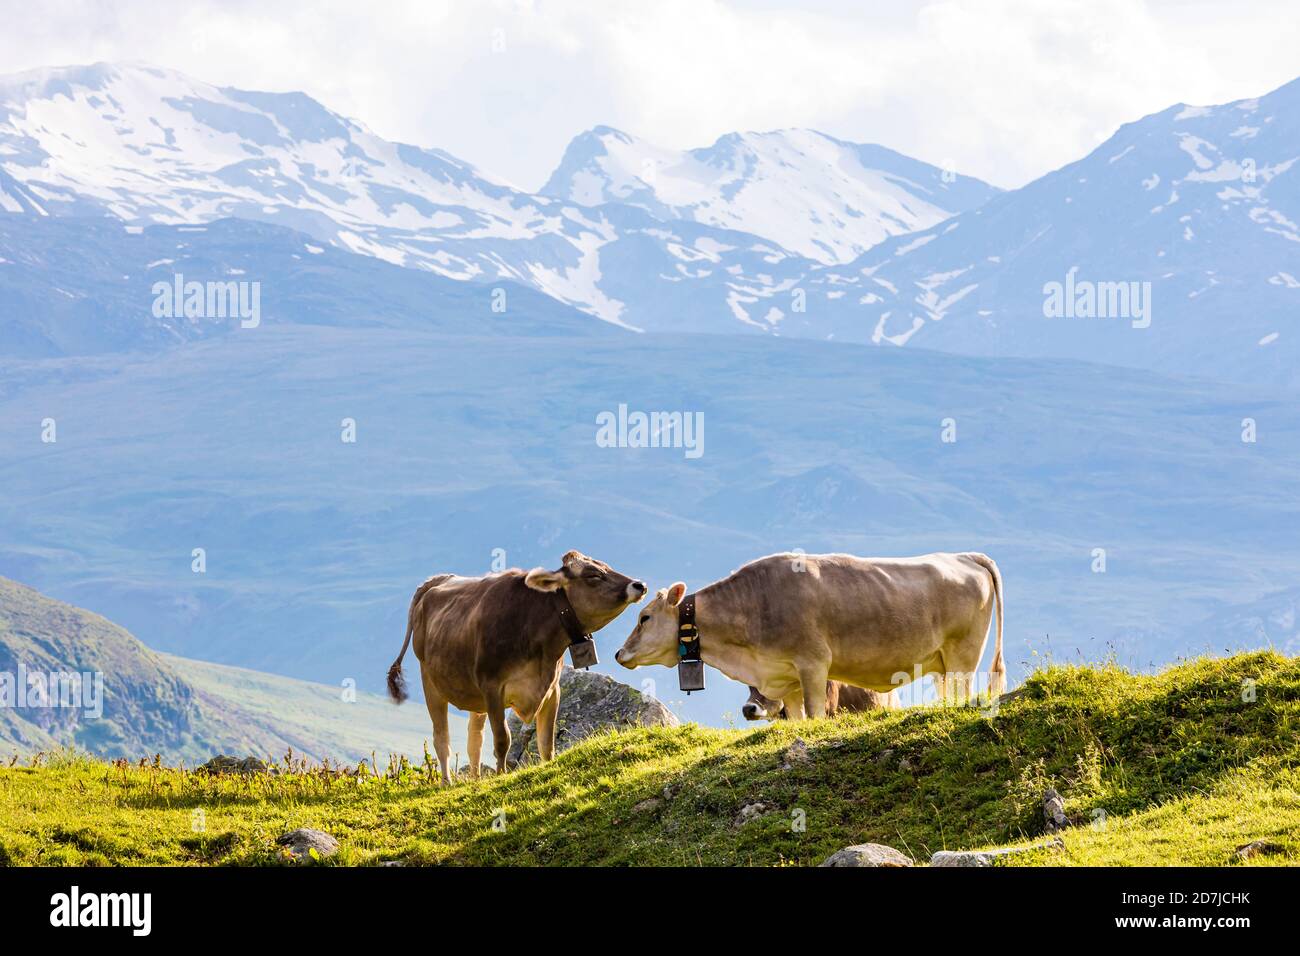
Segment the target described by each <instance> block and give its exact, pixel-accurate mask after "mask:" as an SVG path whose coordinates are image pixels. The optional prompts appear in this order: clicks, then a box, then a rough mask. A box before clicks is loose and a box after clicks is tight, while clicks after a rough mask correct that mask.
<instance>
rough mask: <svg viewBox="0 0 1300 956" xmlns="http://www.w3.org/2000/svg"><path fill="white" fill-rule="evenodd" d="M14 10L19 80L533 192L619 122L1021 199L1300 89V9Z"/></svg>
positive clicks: (1278, 4) (8, 35)
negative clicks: (1136, 137) (71, 67)
mask: <svg viewBox="0 0 1300 956" xmlns="http://www.w3.org/2000/svg"><path fill="white" fill-rule="evenodd" d="M4 6H5V7H6V9H5V10H4V12H3V19H4V22H5V30H4V31H3V35H0V63H3V64H5V68H6V70H7V71H18V70H22V69H27V68H30V67H36V66H45V65H56V64H67V63H81V62H90V61H94V60H134V61H144V62H150V63H156V64H159V65H162V66H169V67H173V68H176V69H181V70H185V71H187V72H190V73H192V74H194V75H196V76H197V77H199V78H201V79H205V80H209V81H211V82H216V83H221V84H228V85H238V86H242V87H245V88H250V87H251V88H264V89H272V90H288V89H301V90H303V91H305V92H307V93H310V94H311V95H313V96H315V97H317V98H318V99H320V100H322V101H323V102H324V103H325V104H326V105H328V106H330V107H331V108H333V109H336V110H338V111H340V112H343V113H345V114H347V115H349V116H352V117H355V118H358V119H361V120H363V121H364V122H366V123H367V124H368V125H369V126H371V127H372V128H373V129H374V130H375V131H376V132H378V133H380V134H381V135H383V136H386V137H389V138H397V139H402V140H405V141H409V142H413V143H416V144H419V145H422V146H439V147H442V148H444V149H447V150H449V151H450V152H452V153H455V154H456V155H459V156H461V157H462V158H464V159H467V160H469V161H470V162H473V163H475V164H476V165H478V166H480V167H481V168H482V169H484V170H485V171H486V172H488V173H491V174H494V175H496V176H498V177H500V178H504V179H506V180H508V181H510V182H512V183H513V184H515V185H518V186H522V187H524V188H528V189H535V188H537V187H538V186H540V184H541V183H542V182H543V181H544V180H545V178H546V175H547V173H548V172H549V171H550V170H551V168H553V167H554V165H555V164H556V162H557V161H558V159H559V156H560V154H561V152H562V151H563V148H564V146H565V144H566V143H567V142H568V140H569V139H570V138H571V137H572V136H573V135H574V134H575V133H577V132H579V131H581V130H583V129H586V128H589V127H591V126H594V125H597V124H601V123H605V124H609V125H612V126H616V127H619V128H623V129H626V130H628V131H629V132H634V133H636V134H638V135H640V136H642V137H644V138H646V139H649V140H651V141H652V142H656V143H659V144H661V145H664V146H669V147H677V148H684V147H692V146H701V145H707V144H709V143H711V142H712V141H713V140H714V139H715V138H716V137H717V136H719V135H721V134H722V133H726V132H730V131H732V130H735V129H773V128H781V127H790V126H810V127H814V128H817V129H820V130H822V131H824V132H827V133H830V134H832V135H836V136H839V137H841V138H844V139H849V140H856V141H867V142H880V143H883V144H885V145H889V146H891V147H893V148H896V149H899V150H902V151H903V152H907V153H910V154H912V155H915V156H917V157H918V158H921V159H925V160H928V161H931V162H934V163H944V162H951V163H952V164H953V165H954V166H955V168H956V169H957V170H958V171H960V172H962V173H966V174H970V175H975V176H979V177H981V178H983V179H986V180H988V181H990V182H993V183H995V184H997V185H1000V186H1005V187H1013V186H1017V185H1021V184H1023V183H1024V182H1026V181H1028V180H1030V179H1032V178H1034V177H1036V176H1038V175H1040V174H1041V173H1043V172H1046V171H1047V170H1049V169H1053V168H1055V167H1057V166H1060V165H1061V164H1063V163H1065V162H1068V161H1071V160H1073V159H1075V158H1077V157H1078V156H1079V155H1081V154H1082V153H1084V152H1086V151H1087V150H1088V149H1090V148H1092V147H1093V146H1095V145H1096V144H1097V143H1098V142H1100V141H1101V140H1102V139H1104V138H1105V137H1106V136H1108V135H1110V134H1111V133H1112V132H1113V131H1114V129H1115V127H1116V126H1118V125H1119V124H1120V123H1123V122H1126V121H1128V120H1131V119H1134V118H1136V117H1138V116H1140V115H1143V114H1145V113H1149V112H1154V111H1156V110H1159V109H1162V108H1164V107H1165V106H1168V105H1170V104H1172V103H1174V102H1179V101H1186V102H1192V103H1212V102H1222V101H1225V100H1229V99H1235V98H1239V97H1245V96H1253V95H1258V94H1261V93H1265V92H1267V91H1269V90H1271V89H1273V88H1275V87H1277V86H1279V85H1281V84H1282V83H1284V82H1286V81H1287V80H1289V79H1292V78H1294V77H1295V76H1296V75H1300V56H1297V53H1296V51H1297V50H1300V17H1296V16H1295V15H1294V9H1289V7H1291V6H1292V5H1291V4H1290V3H1289V2H1288V0H1255V2H1251V0H1245V2H1239V3H1234V4H1233V5H1232V6H1231V8H1230V9H1229V8H1224V7H1223V5H1222V4H1212V3H1207V2H1202V0H1180V2H1175V0H1161V2H1152V0H1147V2H1140V0H1050V2H1049V0H936V2H920V3H918V2H902V0H883V2H881V0H877V2H873V3H871V4H869V5H868V4H863V3H854V2H839V0H811V2H808V0H806V2H802V3H799V4H791V3H779V2H775V0H741V2H737V0H733V2H719V0H656V2H655V3H653V4H647V3H644V2H624V0H602V2H599V3H595V2H590V3H572V2H542V0H537V2H506V0H479V2H475V3H472V4H471V3H464V2H460V3H457V2H445V0H420V2H414V3H397V2H382V0H375V2H370V3H366V4H351V3H335V2H313V3H299V2H294V0H284V2H277V3H274V4H267V3H265V2H263V0H255V2H245V0H219V2H210V0H195V2H184V0H180V2H174V3H171V4H169V5H168V6H167V7H166V13H165V14H162V15H160V14H159V12H158V8H157V7H156V6H155V5H153V4H147V3H130V2H121V3H116V4H111V3H90V2H74V0H54V2H49V3H41V4H39V5H35V4H25V3H18V2H13V0H5V2H4Z"/></svg>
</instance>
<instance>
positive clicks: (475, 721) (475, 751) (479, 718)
mask: <svg viewBox="0 0 1300 956" xmlns="http://www.w3.org/2000/svg"><path fill="white" fill-rule="evenodd" d="M485 723H487V714H475V713H472V712H471V713H470V715H469V734H468V739H467V740H466V742H465V749H466V750H468V751H469V754H468V756H469V773H470V776H471V777H475V778H477V777H478V775H479V769H480V767H481V766H482V764H481V763H480V758H481V756H482V753H483V725H484V724H485Z"/></svg>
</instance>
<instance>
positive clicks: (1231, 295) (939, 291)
mask: <svg viewBox="0 0 1300 956" xmlns="http://www.w3.org/2000/svg"><path fill="white" fill-rule="evenodd" d="M1297 160H1300V80H1297V81H1294V82H1292V83H1289V84H1287V85H1286V86H1284V87H1282V88H1280V89H1278V90H1276V91H1274V92H1273V93H1270V94H1268V95H1267V96H1263V97H1259V98H1257V99H1249V100H1241V101H1238V102H1234V103H1228V104H1225V105H1221V106H1212V107H1195V106H1186V105H1182V104H1179V105H1177V106H1173V107H1170V108H1169V109H1166V110H1164V111H1162V112H1160V113H1156V114H1154V115H1151V116H1147V117H1145V118H1143V119H1141V120H1138V121H1136V122H1133V123H1129V124H1127V125H1125V126H1123V127H1121V128H1120V130H1119V131H1118V132H1116V133H1115V135H1114V136H1112V137H1111V138H1110V139H1109V140H1107V141H1106V142H1105V143H1103V144H1102V145H1101V146H1099V147H1098V148H1097V149H1095V150H1094V151H1093V152H1092V153H1090V154H1089V155H1088V156H1086V157H1084V158H1083V159H1081V160H1079V161H1078V162H1075V163H1072V164H1070V165H1068V166H1065V167H1063V168H1062V169H1059V170H1057V171H1055V172H1053V173H1050V174H1048V175H1046V176H1043V177H1042V178H1041V179H1038V180H1036V181H1034V182H1032V183H1030V184H1029V185H1027V186H1024V187H1023V188H1021V189H1018V190H1015V191H1014V192H1010V193H1006V194H1004V195H1002V196H999V197H997V198H995V199H993V200H991V201H990V202H989V203H987V204H986V205H984V206H982V207H980V208H978V209H975V210H972V211H970V212H967V213H963V214H961V215H959V216H956V217H954V218H953V219H952V220H950V221H948V222H946V223H943V224H940V225H938V226H934V227H931V228H929V229H926V230H922V231H920V232H918V233H916V234H913V235H909V236H904V237H899V238H894V239H890V240H888V241H886V242H884V243H882V244H881V245H879V246H877V247H876V248H874V249H872V250H870V251H869V252H867V253H866V254H864V255H863V256H861V257H859V259H857V260H856V261H855V262H853V263H852V264H851V265H850V266H847V267H844V268H840V269H828V270H823V271H822V272H821V273H820V275H819V276H817V277H814V278H811V279H810V280H809V282H810V286H812V287H816V288H819V289H820V290H821V291H822V292H824V293H825V294H827V295H831V294H835V293H840V294H841V296H842V297H843V298H851V299H854V300H856V302H857V304H858V305H859V307H860V308H861V309H862V316H863V318H864V319H866V325H867V327H868V328H869V329H870V334H871V338H872V340H873V341H876V342H886V343H887V342H892V343H894V344H900V345H901V344H904V343H908V344H916V345H920V346H923V347H927V348H938V349H944V350H950V351H959V352H968V353H974V354H986V355H1015V356H1070V357H1075V358H1087V359H1092V360H1098V361H1105V362H1114V363H1118V364H1124V365H1135V366H1140V367H1147V368H1156V369H1162V370H1166V371H1171V372H1180V373H1187V374H1196V375H1209V376H1214V377H1225V378H1234V379H1238V380H1243V381H1245V380H1259V379H1266V380H1271V381H1285V382H1289V383H1294V382H1296V381H1300V371H1298V364H1297V359H1300V327H1297V319H1298V318H1300V225H1297V223H1300V165H1297ZM1072 270H1073V271H1072ZM1147 284H1149V285H1147ZM846 289H847V290H848V292H847V294H846ZM1070 291H1073V293H1074V295H1073V298H1074V299H1075V303H1074V304H1075V307H1074V308H1071V309H1068V310H1067V309H1064V308H1058V307H1057V306H1056V305H1054V304H1053V297H1054V296H1057V295H1058V294H1059V297H1060V298H1061V299H1063V298H1065V297H1066V296H1067V295H1068V294H1069V292H1070ZM811 295H812V293H811V292H810V296H811ZM813 297H814V298H816V297H815V296H813ZM1089 297H1092V299H1093V303H1092V306H1091V307H1090V306H1089V302H1088V299H1089ZM1125 298H1128V299H1129V300H1130V301H1129V303H1128V309H1127V311H1126V310H1125V309H1124V308H1123V306H1124V301H1123V300H1124V299H1125ZM1139 299H1141V300H1143V301H1142V302H1141V309H1142V310H1144V311H1145V313H1146V314H1145V315H1138V314H1137V311H1138V309H1139V305H1138V301H1139ZM1059 304H1060V305H1062V306H1063V305H1064V303H1063V302H1061V303H1059ZM1116 306H1118V308H1117V307H1116ZM1117 312H1120V313H1124V314H1118V315H1117V314H1115V313H1117ZM1047 313H1055V315H1056V317H1050V316H1049V314H1047ZM1103 313H1104V314H1103ZM1090 314H1092V315H1093V316H1094V317H1089V315H1090Z"/></svg>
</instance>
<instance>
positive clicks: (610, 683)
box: [506, 664, 678, 767]
mask: <svg viewBox="0 0 1300 956" xmlns="http://www.w3.org/2000/svg"><path fill="white" fill-rule="evenodd" d="M506 723H507V725H508V726H509V728H510V751H509V752H508V753H507V754H506V764H507V765H508V766H511V767H514V766H517V765H518V764H519V763H520V762H521V761H525V758H528V759H532V760H536V759H537V729H536V726H535V725H534V724H528V725H526V726H525V725H524V723H523V722H522V721H520V719H519V718H518V717H516V716H515V715H514V713H513V712H512V713H510V714H509V715H508V716H507V718H506ZM677 724H678V720H677V716H676V715H675V714H674V713H673V712H672V711H671V710H669V709H668V708H667V707H665V706H664V705H663V704H662V703H660V702H659V701H657V700H655V699H654V698H653V697H648V696H646V695H645V694H642V693H641V692H640V691H638V690H636V689H634V688H632V687H629V686H628V685H627V684H623V683H620V682H619V681H616V680H614V678H612V677H606V676H605V675H604V674H593V673H592V672H590V671H579V670H574V669H573V668H572V667H569V666H568V665H567V664H566V665H565V667H564V671H563V672H562V673H561V674H560V713H559V715H558V716H557V718H556V721H555V751H556V753H559V752H560V751H561V750H567V749H568V748H570V747H572V746H573V745H574V744H576V743H578V742H579V741H581V740H584V739H586V738H587V737H590V736H591V735H592V734H594V733H596V732H597V731H601V730H605V729H607V728H614V729H621V728H626V727H676V726H677Z"/></svg>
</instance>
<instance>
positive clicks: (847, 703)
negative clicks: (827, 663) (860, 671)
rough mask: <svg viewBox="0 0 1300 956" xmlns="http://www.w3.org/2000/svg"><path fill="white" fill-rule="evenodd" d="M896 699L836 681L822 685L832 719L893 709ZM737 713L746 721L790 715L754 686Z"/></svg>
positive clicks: (777, 718)
mask: <svg viewBox="0 0 1300 956" xmlns="http://www.w3.org/2000/svg"><path fill="white" fill-rule="evenodd" d="M897 709H898V699H897V698H896V697H895V696H894V692H893V691H892V690H891V691H889V692H887V693H884V694H882V693H881V692H880V691H877V690H865V689H863V688H861V687H854V686H853V685H852V684H842V683H840V682H839V681H837V680H828V681H827V682H826V716H827V717H834V716H835V715H836V714H838V713H839V712H840V711H842V710H843V711H847V712H849V713H851V714H860V713H865V712H866V711H868V710H897ZM740 714H741V716H742V717H744V718H745V719H746V720H789V719H790V712H789V711H787V710H786V709H785V702H784V701H780V700H772V698H770V697H764V696H763V695H762V694H761V693H759V690H758V688H757V687H750V688H749V700H747V701H745V704H744V706H743V707H741V708H740Z"/></svg>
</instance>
